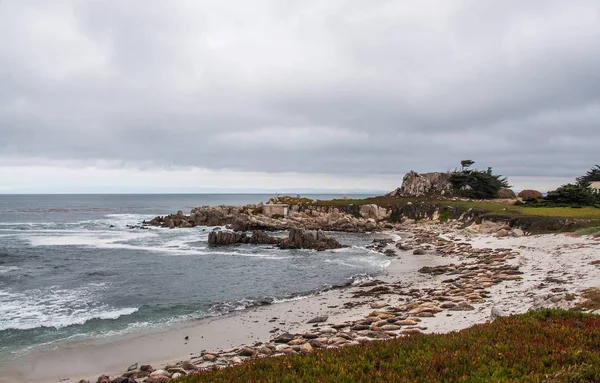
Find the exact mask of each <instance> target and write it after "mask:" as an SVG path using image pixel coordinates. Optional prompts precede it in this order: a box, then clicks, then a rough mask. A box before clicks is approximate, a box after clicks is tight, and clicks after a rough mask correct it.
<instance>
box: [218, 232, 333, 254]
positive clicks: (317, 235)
mask: <svg viewBox="0 0 600 383" xmlns="http://www.w3.org/2000/svg"><path fill="white" fill-rule="evenodd" d="M237 243H250V244H253V245H277V246H279V247H280V248H282V249H313V250H319V251H321V250H327V249H338V248H341V247H343V246H342V245H341V244H340V243H339V242H338V241H337V240H336V239H335V238H330V237H327V236H326V235H325V233H324V232H323V231H321V230H303V229H291V230H290V234H289V236H288V238H286V239H284V238H277V237H273V236H270V235H269V234H267V233H265V232H264V231H261V230H257V231H255V232H253V233H252V236H251V237H248V236H247V235H246V233H245V232H241V233H240V232H235V231H224V230H217V231H212V232H210V233H209V234H208V244H209V245H234V244H237Z"/></svg>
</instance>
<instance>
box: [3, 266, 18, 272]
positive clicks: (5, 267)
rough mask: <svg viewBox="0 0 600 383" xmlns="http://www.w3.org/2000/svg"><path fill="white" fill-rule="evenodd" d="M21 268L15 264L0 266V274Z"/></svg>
mask: <svg viewBox="0 0 600 383" xmlns="http://www.w3.org/2000/svg"><path fill="white" fill-rule="evenodd" d="M16 270H21V268H20V267H17V266H0V274H4V273H10V272H11V271H16Z"/></svg>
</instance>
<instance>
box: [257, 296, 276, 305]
mask: <svg viewBox="0 0 600 383" xmlns="http://www.w3.org/2000/svg"><path fill="white" fill-rule="evenodd" d="M274 301H275V300H274V299H273V298H263V299H261V300H260V301H259V302H258V303H259V304H260V305H262V306H266V305H272V304H273V302H274Z"/></svg>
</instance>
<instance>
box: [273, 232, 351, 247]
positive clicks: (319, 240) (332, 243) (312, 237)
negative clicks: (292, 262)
mask: <svg viewBox="0 0 600 383" xmlns="http://www.w3.org/2000/svg"><path fill="white" fill-rule="evenodd" d="M279 246H280V247H281V248H282V249H314V250H319V251H322V250H328V249H339V248H342V247H344V246H342V244H341V243H339V242H338V241H337V240H336V239H335V238H331V237H328V236H326V235H325V233H324V232H323V231H322V230H304V229H290V235H289V237H288V239H287V240H284V241H283V242H282V243H281V244H280V245H279Z"/></svg>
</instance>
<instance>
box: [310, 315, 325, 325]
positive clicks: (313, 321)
mask: <svg viewBox="0 0 600 383" xmlns="http://www.w3.org/2000/svg"><path fill="white" fill-rule="evenodd" d="M327 319H329V317H328V316H326V315H323V316H318V317H315V318H313V319H311V320H309V321H308V322H306V323H323V322H327Z"/></svg>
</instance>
